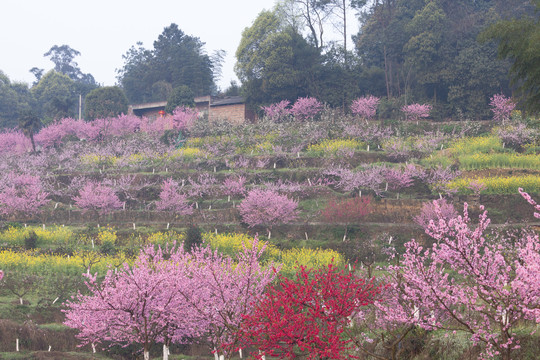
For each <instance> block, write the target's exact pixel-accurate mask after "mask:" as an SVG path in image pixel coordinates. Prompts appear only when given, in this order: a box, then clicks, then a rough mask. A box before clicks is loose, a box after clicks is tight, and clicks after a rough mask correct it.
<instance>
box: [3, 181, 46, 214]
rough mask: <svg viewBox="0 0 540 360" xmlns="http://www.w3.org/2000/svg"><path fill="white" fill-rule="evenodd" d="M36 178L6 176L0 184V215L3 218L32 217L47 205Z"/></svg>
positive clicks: (41, 187) (40, 185) (42, 190)
mask: <svg viewBox="0 0 540 360" xmlns="http://www.w3.org/2000/svg"><path fill="white" fill-rule="evenodd" d="M47 196H48V193H47V192H45V191H44V189H43V186H42V184H41V181H40V179H39V177H38V176H33V175H27V174H22V175H18V174H15V173H9V174H7V175H6V176H5V177H4V178H3V179H2V181H1V183H0V214H1V215H5V216H32V215H35V214H37V213H38V212H39V209H40V208H41V207H42V206H44V205H45V204H47V203H48V202H49V200H47Z"/></svg>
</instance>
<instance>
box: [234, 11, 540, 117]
mask: <svg viewBox="0 0 540 360" xmlns="http://www.w3.org/2000/svg"><path fill="white" fill-rule="evenodd" d="M539 3H540V2H539V1H538V0H531V1H528V0H509V1H500V0H488V1H471V0H430V1H425V0H377V1H370V2H369V3H367V4H366V2H365V1H349V0H329V1H317V0H286V1H282V2H281V3H280V4H279V5H278V6H277V7H276V8H275V9H274V10H273V11H264V12H261V13H260V14H259V16H258V17H257V19H256V20H255V21H254V23H253V24H252V26H250V27H248V28H246V29H245V30H244V32H243V34H242V40H241V43H240V46H239V48H238V50H237V53H236V56H237V60H238V62H237V65H236V73H237V75H238V77H239V78H240V80H241V81H242V85H243V88H242V90H243V93H244V95H245V96H246V98H247V99H248V101H249V102H250V103H252V104H254V105H255V107H256V108H257V107H258V106H260V105H266V104H269V103H273V102H277V101H280V100H283V99H287V100H290V101H294V99H296V98H297V97H300V96H313V97H316V98H318V99H319V100H321V101H323V102H325V103H327V104H329V105H330V106H333V107H339V106H343V108H344V109H346V108H347V105H349V104H350V102H351V101H352V100H353V99H355V98H357V97H358V96H362V95H369V94H371V95H375V96H379V97H384V98H385V99H384V101H383V102H382V104H381V105H382V106H381V112H382V113H381V116H384V117H391V116H393V115H394V114H393V111H396V110H398V109H400V108H401V107H402V106H404V105H407V104H411V103H414V102H421V103H430V104H432V106H433V112H432V114H433V116H434V117H435V118H438V119H445V118H463V117H465V118H472V119H478V118H486V117H489V106H488V104H489V99H490V97H491V96H493V94H498V93H505V94H507V95H514V96H520V99H521V100H522V101H523V103H522V105H523V106H524V107H526V108H527V109H528V110H531V111H538V106H537V107H536V108H534V106H533V105H534V104H538V103H539V101H538V96H539V95H538V94H539V90H538V86H537V84H538V83H539V82H538V73H539V72H540V70H538V68H539V65H538V64H540V58H539V55H538V46H535V42H534V38H535V36H538V14H539V13H538V11H536V12H535V7H536V10H538V9H540V6H539ZM349 8H352V9H356V10H357V12H358V20H359V23H360V30H359V32H358V33H357V34H356V35H355V36H354V37H353V39H354V47H355V48H354V50H349V49H348V48H347V47H346V37H344V39H343V40H342V41H341V42H327V41H325V40H324V39H325V38H324V36H325V34H327V33H329V32H330V31H331V29H332V28H334V29H335V28H339V26H336V22H337V23H338V25H339V24H343V23H344V22H345V19H346V17H345V16H338V15H336V9H337V10H339V11H338V12H337V14H340V12H341V11H342V10H343V9H349ZM509 19H514V20H509ZM344 32H345V31H343V33H344ZM535 34H536V35H535ZM493 40H495V41H493ZM514 40H516V41H515V42H514ZM518 40H519V41H518ZM505 44H506V45H505ZM527 51H528V53H527V54H525V53H526V52H527ZM531 54H535V57H533V58H528V59H527V61H524V62H525V64H522V63H521V62H519V60H516V59H518V58H519V57H520V56H521V57H525V58H526V57H528V56H529V57H530V55H531ZM498 55H499V57H498ZM520 64H521V65H520ZM510 70H512V71H511V72H510ZM511 79H513V82H510V80H511ZM533 84H536V87H535V86H534V85H533ZM518 90H520V91H518ZM534 93H536V96H537V97H536V98H534V97H532V98H531V96H532V95H533V94H534ZM522 95H523V96H522ZM528 99H529V100H528ZM531 99H532V100H531ZM535 100H536V101H535Z"/></svg>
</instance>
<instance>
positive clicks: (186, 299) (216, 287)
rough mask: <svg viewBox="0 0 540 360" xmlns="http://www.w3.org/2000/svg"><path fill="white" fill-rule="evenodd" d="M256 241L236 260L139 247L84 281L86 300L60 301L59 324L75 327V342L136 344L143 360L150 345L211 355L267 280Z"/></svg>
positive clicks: (270, 272)
mask: <svg viewBox="0 0 540 360" xmlns="http://www.w3.org/2000/svg"><path fill="white" fill-rule="evenodd" d="M264 248H265V246H264V244H261V243H259V242H258V241H257V239H256V238H255V239H254V240H253V241H252V243H251V245H249V246H247V245H246V246H244V248H243V250H242V251H240V252H239V253H238V256H237V257H236V259H232V258H230V257H226V256H223V255H221V254H219V253H217V252H214V251H212V250H211V249H210V247H198V248H194V249H192V251H191V252H186V251H184V250H183V248H182V247H176V246H173V247H172V248H166V249H161V248H159V249H157V250H156V249H155V248H153V247H147V248H145V249H143V250H142V251H141V253H140V255H139V257H138V258H137V260H136V261H135V263H134V264H133V266H131V267H129V266H127V265H125V266H124V267H123V268H122V269H120V270H119V271H112V270H109V271H108V272H107V274H106V275H105V278H104V279H103V280H102V281H98V280H97V277H96V275H90V276H88V281H87V283H86V284H87V287H88V291H89V293H88V295H83V294H79V295H77V296H76V297H75V298H74V299H73V300H72V301H68V302H67V304H66V305H67V310H66V311H65V314H66V320H65V324H66V325H68V326H70V327H73V328H76V329H79V333H78V335H77V337H78V338H79V339H80V340H81V341H82V344H91V345H92V346H93V347H95V346H96V345H98V344H106V345H111V346H112V345H124V346H125V345H129V344H139V345H140V346H142V348H143V353H144V359H145V360H147V359H149V351H150V348H151V347H152V345H153V344H156V343H160V344H163V346H164V350H163V355H164V359H166V358H167V355H168V347H169V346H170V345H171V344H172V343H189V342H193V341H199V342H202V343H204V344H207V345H209V346H210V348H211V349H213V350H214V351H216V352H219V353H225V354H226V355H230V354H229V353H228V352H227V349H228V347H227V346H228V344H236V343H237V342H238V331H237V329H238V327H239V325H240V322H241V320H242V317H241V314H245V313H249V312H250V310H251V308H252V307H253V305H254V301H255V299H257V298H258V297H259V296H261V294H262V293H263V290H264V289H265V287H266V285H268V284H269V283H270V282H271V281H272V280H273V279H274V277H275V271H274V267H273V265H272V264H268V265H267V266H262V265H261V263H260V262H259V260H260V257H261V255H262V252H263V251H264Z"/></svg>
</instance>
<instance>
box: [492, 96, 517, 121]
mask: <svg viewBox="0 0 540 360" xmlns="http://www.w3.org/2000/svg"><path fill="white" fill-rule="evenodd" d="M489 100H490V102H489V105H490V106H491V111H492V112H493V120H495V121H500V122H502V123H503V124H504V122H505V121H507V120H510V116H511V115H512V111H513V110H514V109H515V107H516V103H514V102H513V101H512V100H511V99H509V98H507V97H506V96H504V95H503V94H496V95H493V97H491V98H490V99H489Z"/></svg>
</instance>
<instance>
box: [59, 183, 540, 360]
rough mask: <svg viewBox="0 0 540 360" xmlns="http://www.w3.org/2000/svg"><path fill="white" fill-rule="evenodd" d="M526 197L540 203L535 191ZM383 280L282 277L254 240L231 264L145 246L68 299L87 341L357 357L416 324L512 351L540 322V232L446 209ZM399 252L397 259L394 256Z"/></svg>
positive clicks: (393, 351) (317, 273) (383, 351)
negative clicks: (495, 225) (526, 329)
mask: <svg viewBox="0 0 540 360" xmlns="http://www.w3.org/2000/svg"><path fill="white" fill-rule="evenodd" d="M520 192H521V194H522V195H523V197H524V198H525V199H526V200H527V201H528V202H529V203H530V204H531V205H533V206H534V207H535V213H534V215H535V217H537V218H540V213H539V212H540V205H538V204H537V203H536V202H535V201H534V200H533V199H532V198H531V197H530V196H529V195H528V194H526V193H524V192H523V191H521V189H520ZM433 209H434V210H433V211H434V213H435V218H434V219H433V218H432V219H430V221H429V223H428V224H427V225H426V233H427V234H428V235H429V236H430V237H431V238H432V240H433V241H434V243H433V245H428V246H423V245H421V244H420V243H419V242H417V241H415V240H411V241H409V242H408V243H406V244H405V253H404V254H403V255H401V256H399V257H396V258H395V259H398V258H399V261H395V262H394V261H392V262H393V264H392V265H389V266H386V267H385V268H382V269H380V270H381V271H380V273H381V274H382V275H381V276H380V277H379V278H377V279H371V278H367V279H365V278H362V277H361V276H359V275H358V274H357V273H356V271H350V270H349V271H347V270H346V269H338V268H337V267H335V266H334V265H329V266H326V267H323V268H320V269H312V270H310V269H305V268H302V267H300V268H299V269H298V271H297V273H296V275H295V276H294V277H292V278H285V277H282V276H279V277H278V279H277V282H275V283H274V284H273V285H271V286H270V284H271V283H272V281H274V279H275V271H273V270H272V269H271V266H272V265H268V266H266V267H263V266H261V265H260V263H259V260H260V257H261V254H262V251H263V250H264V245H261V244H259V243H258V242H257V240H256V239H255V240H254V241H253V243H252V244H251V246H248V247H244V248H243V250H242V251H241V252H240V253H239V256H238V258H237V259H236V260H235V261H233V260H232V259H231V258H227V257H224V256H222V255H220V254H218V253H215V252H212V251H210V250H209V249H208V248H205V247H201V248H196V249H195V250H193V251H192V252H191V253H187V252H184V251H183V250H181V249H180V248H176V247H174V248H172V249H159V250H155V249H153V248H147V249H145V250H143V251H142V252H141V255H140V256H139V258H138V260H137V261H136V262H135V264H134V266H133V267H127V266H125V267H124V268H123V269H122V270H120V271H119V272H117V273H115V272H112V271H109V272H108V273H107V275H106V276H105V279H104V280H103V281H102V282H98V281H97V280H96V277H95V276H90V277H89V281H88V288H89V291H90V293H89V295H79V296H78V297H77V298H76V299H73V300H72V301H70V302H68V303H67V310H66V324H67V325H69V326H71V327H74V328H77V329H79V331H80V332H79V334H78V337H79V338H80V339H82V340H83V343H88V344H98V343H107V344H121V345H127V344H131V343H136V344H140V345H141V346H142V347H143V349H144V353H145V359H147V358H148V351H149V349H150V346H151V345H152V344H154V343H162V344H164V345H165V348H164V358H166V356H167V355H166V354H167V348H166V347H167V346H168V345H169V344H171V343H187V342H193V341H195V340H196V341H203V342H205V343H207V344H208V345H210V348H211V349H214V351H215V352H216V353H221V354H224V355H225V356H227V357H230V356H231V355H232V354H233V353H234V352H235V351H237V350H240V351H241V349H246V348H251V349H254V352H253V353H252V356H253V357H254V358H263V356H265V355H271V356H276V357H278V358H280V359H293V358H297V357H299V356H302V357H305V358H307V359H321V358H325V359H349V358H350V359H352V358H356V357H357V355H358V352H361V353H364V354H366V355H369V356H372V357H374V358H377V359H393V360H394V359H398V358H400V356H401V354H402V353H403V351H405V346H404V343H403V341H404V339H405V338H406V337H407V336H408V335H409V334H410V333H411V331H412V330H414V329H415V328H422V329H424V330H426V331H428V332H431V331H443V332H446V333H454V334H455V333H457V332H460V333H465V334H468V336H469V338H470V341H471V344H472V345H473V346H475V347H476V348H477V351H478V353H479V355H478V357H479V358H481V359H488V358H494V357H499V358H501V359H503V360H510V359H512V358H515V355H514V354H515V352H516V351H517V350H518V349H519V348H520V342H519V339H518V338H517V336H516V332H517V331H516V330H517V327H518V326H522V325H523V324H524V322H527V321H531V322H533V323H535V322H536V323H538V322H540V312H539V308H540V291H539V288H540V286H539V285H540V284H539V283H538V281H539V279H540V267H539V264H540V240H539V237H538V234H536V233H533V232H531V231H529V230H526V229H524V230H521V231H518V232H513V233H502V232H489V231H488V225H489V223H490V221H489V218H488V217H487V213H486V212H483V213H482V214H480V216H479V219H478V222H477V223H474V224H473V223H472V221H471V219H470V217H469V214H468V209H467V204H465V206H464V211H463V215H456V214H451V215H448V213H445V214H443V212H442V210H441V208H440V207H439V205H438V203H437V202H435V203H434V204H433ZM394 256H396V255H394Z"/></svg>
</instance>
